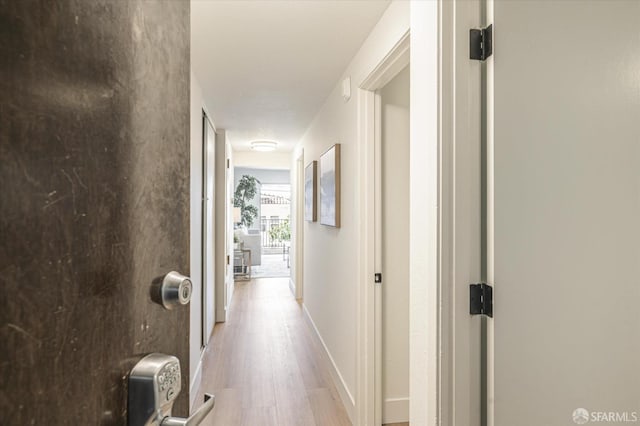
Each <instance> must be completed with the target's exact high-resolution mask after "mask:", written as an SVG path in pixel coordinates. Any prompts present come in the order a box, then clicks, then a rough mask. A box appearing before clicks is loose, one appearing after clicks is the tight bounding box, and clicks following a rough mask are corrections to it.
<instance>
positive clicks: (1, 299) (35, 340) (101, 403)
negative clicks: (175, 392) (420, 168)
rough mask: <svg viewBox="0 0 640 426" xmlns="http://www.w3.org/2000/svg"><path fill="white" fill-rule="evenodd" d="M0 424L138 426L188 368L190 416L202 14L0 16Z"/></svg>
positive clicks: (158, 5) (46, 9)
mask: <svg viewBox="0 0 640 426" xmlns="http://www.w3.org/2000/svg"><path fill="white" fill-rule="evenodd" d="M0 22H1V24H0V28H2V29H1V30H0V32H1V33H2V37H0V52H1V53H2V58H3V60H2V65H1V66H0V159H1V160H0V182H2V184H1V186H2V194H1V195H0V342H2V343H0V377H2V379H1V382H2V385H1V386H0V419H1V420H0V423H2V424H3V425H30V424H36V425H63V424H77V425H123V424H126V418H127V377H128V372H129V370H130V368H131V367H132V366H133V364H134V363H135V362H136V361H137V360H139V359H140V357H141V356H142V355H144V354H146V353H149V352H161V353H166V354H169V355H175V356H177V357H178V358H179V360H180V362H181V367H182V392H181V394H180V396H179V398H178V401H177V402H176V405H175V406H174V414H175V415H182V416H185V415H186V414H187V411H188V389H189V386H188V384H187V378H188V377H189V356H188V337H189V328H188V327H189V308H188V306H186V307H182V308H181V309H177V308H176V309H174V310H173V311H168V310H165V309H164V308H163V307H162V306H160V305H158V304H155V303H153V302H152V301H151V299H150V296H149V294H150V286H151V284H152V282H154V281H155V280H156V279H157V278H158V277H161V276H163V275H164V274H166V273H167V272H169V271H172V270H176V271H179V272H181V273H183V274H186V275H188V274H189V270H188V267H189V208H188V205H189V199H188V197H189V75H190V74H189V73H190V71H189V3H188V2H149V1H142V0H131V1H127V2H120V1H111V0H92V1H83V0H79V1H73V0H68V1H57V2H50V1H45V0H42V1H37V0H28V1H10V2H0Z"/></svg>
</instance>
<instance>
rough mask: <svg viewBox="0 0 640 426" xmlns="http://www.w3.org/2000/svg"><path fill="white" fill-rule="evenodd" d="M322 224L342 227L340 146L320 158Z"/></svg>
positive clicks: (334, 146)
mask: <svg viewBox="0 0 640 426" xmlns="http://www.w3.org/2000/svg"><path fill="white" fill-rule="evenodd" d="M320 223H321V224H323V225H327V226H334V227H336V228H339V227H340V144H335V145H333V146H332V147H331V148H329V149H328V150H327V151H326V152H325V153H324V154H322V155H321V156H320Z"/></svg>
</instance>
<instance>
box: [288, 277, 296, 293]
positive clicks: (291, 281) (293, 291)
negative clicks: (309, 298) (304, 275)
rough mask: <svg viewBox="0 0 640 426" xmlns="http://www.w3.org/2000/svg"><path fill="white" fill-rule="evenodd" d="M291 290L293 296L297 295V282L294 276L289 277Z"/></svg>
mask: <svg viewBox="0 0 640 426" xmlns="http://www.w3.org/2000/svg"><path fill="white" fill-rule="evenodd" d="M289 290H291V294H293V297H296V283H294V282H293V278H291V277H289Z"/></svg>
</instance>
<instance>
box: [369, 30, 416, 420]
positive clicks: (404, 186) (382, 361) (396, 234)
mask: <svg viewBox="0 0 640 426" xmlns="http://www.w3.org/2000/svg"><path fill="white" fill-rule="evenodd" d="M409 43H410V41H409V33H408V32H407V33H406V34H405V35H404V37H403V38H402V39H401V40H400V41H399V42H398V43H397V44H396V45H395V46H394V47H393V48H392V50H391V51H390V52H389V54H388V55H387V56H386V57H385V58H384V59H383V61H382V62H381V63H379V64H378V65H377V66H376V67H374V68H373V69H372V70H371V73H370V74H369V76H368V77H367V78H366V79H365V80H364V81H363V83H362V84H361V85H360V93H359V94H360V96H361V97H362V104H361V105H360V116H361V120H362V121H361V123H362V129H361V130H362V133H361V134H362V138H361V144H362V145H361V149H362V153H363V155H362V170H363V175H362V179H363V188H364V189H365V196H364V197H363V215H362V221H363V228H362V235H363V238H362V241H361V250H362V253H363V258H364V261H363V262H362V265H361V267H362V276H363V277H365V279H363V280H362V281H361V282H360V285H361V287H360V291H361V293H360V294H361V301H362V302H361V303H362V307H363V309H362V310H361V316H360V317H359V324H360V326H359V327H361V330H362V331H361V338H360V339H359V342H358V344H359V350H361V351H362V352H361V353H363V354H366V356H363V357H361V358H359V363H358V368H359V373H360V374H361V375H362V378H363V380H362V384H361V386H360V388H359V389H360V394H361V395H362V398H361V400H362V403H361V404H362V405H361V407H362V408H361V410H362V416H363V418H364V419H366V420H365V423H367V424H369V423H371V424H375V425H383V424H401V425H408V421H409V392H410V386H409V381H410V376H409V368H408V365H409V362H408V361H409V352H410V345H409V340H410V334H409V322H410V318H409V311H410V306H409V286H410V283H409V281H410V280H409V275H410V250H409V240H410V230H409V223H410V217H409V212H410V203H409V199H410V196H409V194H410V181H411V180H410V175H409V144H410V135H409V133H410V123H409V116H410V107H409V104H410V99H409V93H410V88H409V83H410V82H409V80H410V76H409ZM369 277H371V278H369ZM372 278H373V281H374V282H375V284H374V285H371V281H370V280H371V279H372Z"/></svg>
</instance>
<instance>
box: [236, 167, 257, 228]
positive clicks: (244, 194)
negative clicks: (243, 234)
mask: <svg viewBox="0 0 640 426" xmlns="http://www.w3.org/2000/svg"><path fill="white" fill-rule="evenodd" d="M259 184H260V181H259V180H258V179H256V178H255V177H254V176H250V175H243V176H242V178H241V179H240V181H239V182H238V186H237V187H236V190H235V192H234V194H233V206H234V207H239V208H240V223H241V224H242V225H244V226H246V227H247V228H248V227H250V226H251V225H253V222H254V221H255V219H256V217H258V208H257V207H256V206H254V205H251V204H250V202H251V200H253V198H254V197H255V196H256V193H257V192H258V185H259Z"/></svg>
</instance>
